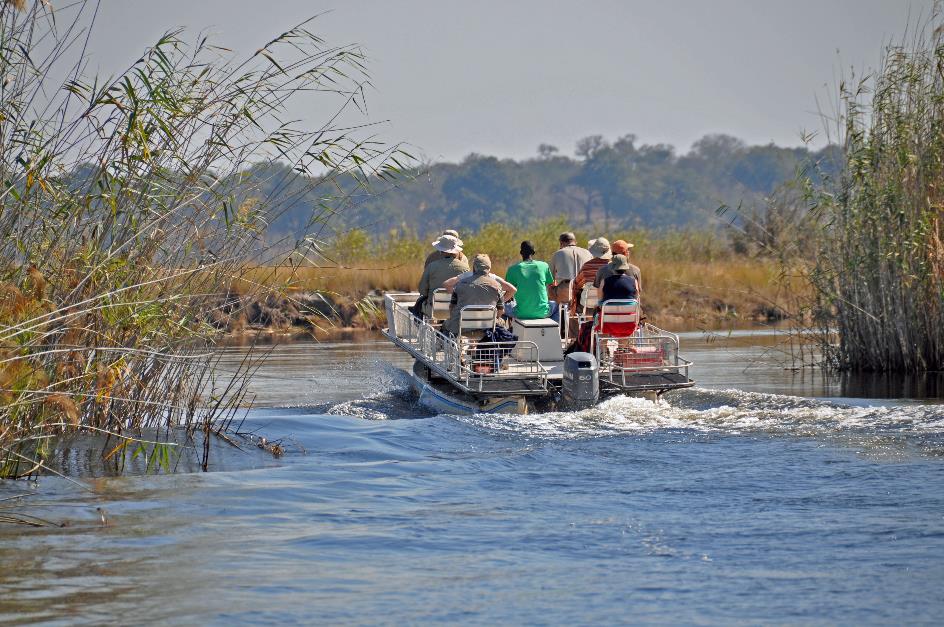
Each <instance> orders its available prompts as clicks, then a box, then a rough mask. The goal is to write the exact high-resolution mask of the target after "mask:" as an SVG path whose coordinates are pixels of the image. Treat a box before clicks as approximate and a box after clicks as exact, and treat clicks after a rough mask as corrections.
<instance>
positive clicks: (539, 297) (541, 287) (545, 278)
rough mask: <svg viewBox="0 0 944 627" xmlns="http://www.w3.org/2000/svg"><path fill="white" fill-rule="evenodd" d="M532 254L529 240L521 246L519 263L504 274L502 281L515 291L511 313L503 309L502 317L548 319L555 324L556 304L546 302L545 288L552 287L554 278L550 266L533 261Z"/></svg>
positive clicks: (509, 310)
mask: <svg viewBox="0 0 944 627" xmlns="http://www.w3.org/2000/svg"><path fill="white" fill-rule="evenodd" d="M534 252H535V250H534V244H532V243H531V242H530V241H528V240H525V241H523V242H521V248H520V253H521V261H519V262H518V263H516V264H515V265H513V266H511V267H510V268H508V271H507V272H506V273H505V280H507V281H508V282H509V283H511V284H512V285H514V286H515V288H517V290H518V292H517V294H516V295H515V306H514V309H511V308H508V307H506V308H505V314H506V315H507V316H508V317H509V318H518V319H520V320H535V319H537V318H548V317H555V320H556V319H557V318H556V315H557V312H558V309H557V303H553V302H548V298H547V287H548V286H549V285H551V284H552V283H554V276H553V275H552V274H551V268H550V266H548V265H547V264H546V263H544V262H543V261H536V260H535V259H534Z"/></svg>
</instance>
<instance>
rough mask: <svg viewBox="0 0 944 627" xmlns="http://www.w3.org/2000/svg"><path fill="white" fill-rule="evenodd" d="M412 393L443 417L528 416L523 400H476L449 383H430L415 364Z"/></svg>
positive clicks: (509, 397) (525, 403) (506, 397)
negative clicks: (474, 415)
mask: <svg viewBox="0 0 944 627" xmlns="http://www.w3.org/2000/svg"><path fill="white" fill-rule="evenodd" d="M413 389H414V390H415V391H416V393H417V395H418V396H419V403H420V404H421V405H423V406H424V407H426V408H428V409H431V410H432V411H435V412H437V413H440V414H452V415H460V416H470V415H472V414H526V413H528V402H527V399H526V398H525V397H524V396H489V397H480V398H476V397H473V396H470V395H468V394H464V393H463V392H461V391H459V390H457V389H455V388H454V387H452V386H451V385H449V384H448V383H447V382H445V381H442V382H438V381H431V380H430V379H429V376H428V374H427V370H426V368H425V367H424V366H423V365H422V364H421V363H419V362H415V363H414V364H413Z"/></svg>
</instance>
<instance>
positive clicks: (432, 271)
mask: <svg viewBox="0 0 944 627" xmlns="http://www.w3.org/2000/svg"><path fill="white" fill-rule="evenodd" d="M457 242H458V240H456V239H455V238H453V237H451V236H447V235H444V236H442V237H440V238H439V240H437V241H436V242H434V243H433V244H434V247H436V249H437V252H439V253H441V254H442V255H441V257H440V258H439V259H434V260H433V261H431V262H430V264H429V265H428V266H426V268H424V269H423V276H422V277H421V278H420V284H419V293H420V297H421V298H423V299H424V300H423V313H424V314H425V315H427V316H431V315H432V313H433V292H435V291H436V290H437V289H439V288H440V287H442V284H443V283H444V282H446V281H447V280H448V279H451V278H452V277H454V276H459V275H460V274H462V273H463V272H468V270H469V264H468V263H466V262H464V261H463V260H461V259H459V258H458V255H460V254H462V249H461V247H460V246H459V245H458V243H457Z"/></svg>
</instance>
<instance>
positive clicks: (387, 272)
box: [249, 257, 809, 328]
mask: <svg viewBox="0 0 944 627" xmlns="http://www.w3.org/2000/svg"><path fill="white" fill-rule="evenodd" d="M634 263H636V264H637V265H639V267H640V269H641V270H642V276H643V288H644V290H643V299H642V302H643V306H644V308H645V309H646V311H647V313H648V315H649V316H650V320H651V321H652V322H654V323H656V324H660V323H662V324H665V325H667V326H674V327H677V326H679V325H681V326H682V327H686V328H691V327H698V326H716V325H718V324H720V323H725V322H727V323H732V322H733V323H735V324H739V323H743V324H748V323H750V322H753V321H756V320H759V319H767V318H768V317H772V316H779V315H786V314H788V313H789V312H790V311H791V310H792V306H791V303H793V302H794V301H795V299H796V297H797V296H800V295H803V294H806V293H808V290H809V287H808V285H807V284H806V283H805V282H804V281H802V280H801V279H797V280H794V281H792V282H790V281H783V280H782V278H781V274H780V272H781V270H780V266H779V264H777V263H774V262H773V261H770V262H768V261H763V260H757V259H748V258H738V257H735V258H731V259H725V260H721V261H715V262H708V261H703V260H699V261H677V260H673V261H668V260H650V259H647V258H645V257H640V258H639V259H634ZM507 265H508V264H507V263H501V264H499V263H496V264H495V267H494V271H495V272H496V273H498V274H501V275H504V273H505V270H506V269H507ZM422 272H423V261H422V260H421V259H414V260H410V261H408V262H406V263H402V264H399V265H384V264H381V263H378V264H377V265H376V266H374V267H373V268H369V269H368V268H364V269H346V268H316V267H299V268H292V267H289V266H281V267H259V268H256V269H255V270H253V271H252V272H250V273H249V276H251V277H252V280H253V281H257V282H259V283H263V284H266V285H269V286H271V287H273V288H278V289H287V290H289V291H299V292H303V291H304V292H307V291H319V292H322V293H328V294H332V295H335V296H337V297H338V298H339V299H340V300H342V301H350V302H356V301H359V300H361V299H362V298H364V297H365V296H367V295H368V294H370V293H371V292H374V291H381V292H383V291H392V290H415V289H416V285H417V283H418V282H419V278H420V276H421V274H422Z"/></svg>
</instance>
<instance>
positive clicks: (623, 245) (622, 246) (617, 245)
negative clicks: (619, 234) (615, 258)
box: [610, 239, 633, 255]
mask: <svg viewBox="0 0 944 627" xmlns="http://www.w3.org/2000/svg"><path fill="white" fill-rule="evenodd" d="M632 247H633V245H632V244H629V243H627V242H626V240H622V239H618V240H616V241H615V242H613V243H612V244H611V245H610V250H612V251H613V254H614V255H627V254H629V249H630V248H632Z"/></svg>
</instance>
